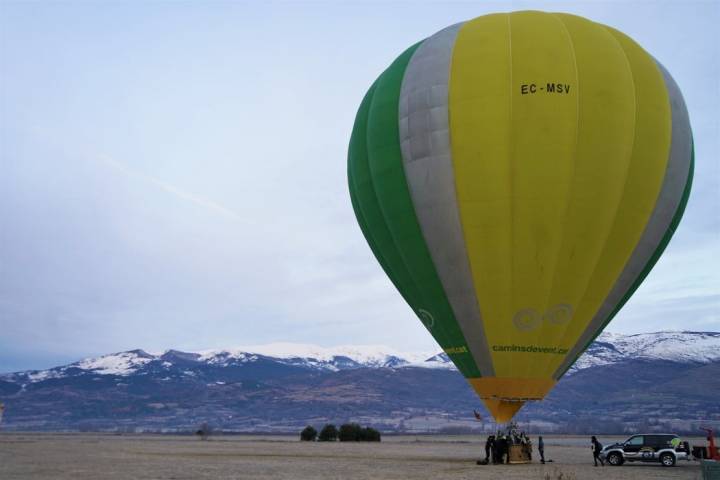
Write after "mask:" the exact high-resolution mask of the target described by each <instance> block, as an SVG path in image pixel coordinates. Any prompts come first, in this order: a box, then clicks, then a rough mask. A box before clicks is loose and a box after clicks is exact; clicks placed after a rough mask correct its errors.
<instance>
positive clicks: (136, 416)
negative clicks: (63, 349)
mask: <svg viewBox="0 0 720 480" xmlns="http://www.w3.org/2000/svg"><path fill="white" fill-rule="evenodd" d="M718 392H720V332H658V333H648V334H639V335H617V334H603V335H601V336H600V337H598V339H597V341H596V342H594V343H593V344H592V345H591V347H590V348H589V349H588V351H587V352H586V353H585V354H584V355H583V356H582V357H581V358H580V360H579V361H578V362H577V364H576V366H575V367H574V368H573V369H572V370H570V372H569V373H568V374H567V375H566V376H565V377H564V378H563V379H561V380H560V382H558V384H557V386H556V387H555V388H554V389H553V391H552V392H551V393H550V395H548V397H547V398H546V399H545V400H543V401H542V402H535V403H530V404H528V405H526V406H525V407H523V409H522V411H521V412H520V414H519V415H520V417H518V418H520V419H521V420H522V421H535V422H540V424H542V425H544V426H543V427H542V428H547V429H550V428H553V429H556V431H566V432H575V433H580V430H578V428H580V429H581V430H582V432H583V433H587V432H592V433H598V432H600V431H601V430H602V429H610V430H612V431H613V432H615V433H618V432H620V431H621V430H622V429H623V428H627V429H629V430H632V429H637V428H639V427H638V426H637V425H636V423H637V422H638V421H639V419H643V418H645V417H646V416H651V417H653V418H656V419H664V420H663V422H664V423H662V424H659V423H658V424H657V425H656V428H657V429H659V430H658V431H679V430H682V429H685V430H687V429H691V428H692V425H696V424H698V422H702V424H711V425H715V424H717V426H718V427H719V428H720V403H718V401H717V398H718ZM0 401H1V402H3V403H4V404H5V406H6V409H5V418H4V420H3V421H4V424H3V429H14V430H110V431H118V430H121V431H126V430H131V431H132V430H134V429H151V430H154V431H160V430H165V431H192V429H193V428H195V427H196V426H197V425H198V424H200V423H203V422H208V423H211V424H213V425H215V426H218V427H219V428H223V429H228V430H233V431H245V432H268V431H283V432H288V431H299V429H302V427H304V426H305V425H308V424H312V425H315V426H317V427H320V426H322V425H323V424H324V423H327V422H335V423H340V422H344V421H347V420H353V421H359V422H361V423H363V424H370V425H373V426H375V427H377V428H381V429H383V430H384V431H397V432H413V431H428V430H435V431H438V429H443V428H456V427H459V426H462V428H471V429H473V428H477V427H478V425H480V426H481V425H482V424H478V423H477V422H476V420H475V417H474V415H472V411H473V410H475V409H477V410H480V411H482V409H483V407H482V403H481V402H480V400H479V399H478V398H477V396H476V395H475V393H474V392H473V391H472V388H471V387H470V386H469V385H468V383H467V382H466V381H465V379H464V378H463V377H462V375H460V374H459V373H458V372H457V370H456V369H455V368H454V366H453V365H452V363H451V362H450V361H449V359H448V357H447V355H446V354H444V353H435V354H432V353H430V354H426V355H424V354H406V353H403V352H398V351H395V350H393V349H390V348H387V347H380V346H344V347H335V348H326V347H318V346H314V345H297V344H271V345H261V346H249V347H238V348H232V349H222V350H206V351H199V352H182V351H178V350H167V351H164V352H158V353H148V352H145V351H143V350H131V351H127V352H120V353H115V354H111V355H104V356H100V357H95V358H87V359H84V360H81V361H79V362H75V363H72V364H70V365H65V366H61V367H56V368H51V369H48V370H41V371H27V372H17V373H10V374H4V375H0ZM523 419H525V420H523ZM708 422H710V423H708ZM712 422H715V423H712ZM643 428H646V427H643ZM583 429H584V430H583ZM586 430H587V432H586ZM548 431H550V430H548ZM683 431H684V430H683Z"/></svg>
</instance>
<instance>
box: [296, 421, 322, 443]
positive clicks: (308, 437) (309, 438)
mask: <svg viewBox="0 0 720 480" xmlns="http://www.w3.org/2000/svg"><path fill="white" fill-rule="evenodd" d="M317 434H318V433H317V430H315V429H314V428H313V427H311V426H310V425H308V426H307V427H305V428H304V429H303V431H302V432H300V440H302V441H303V442H314V441H315V439H316V438H317Z"/></svg>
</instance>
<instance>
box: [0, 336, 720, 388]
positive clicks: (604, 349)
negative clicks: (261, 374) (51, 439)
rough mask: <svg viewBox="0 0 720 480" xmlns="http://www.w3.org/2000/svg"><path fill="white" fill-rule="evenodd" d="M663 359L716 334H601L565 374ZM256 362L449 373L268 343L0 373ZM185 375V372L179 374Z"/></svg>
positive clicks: (702, 352)
mask: <svg viewBox="0 0 720 480" xmlns="http://www.w3.org/2000/svg"><path fill="white" fill-rule="evenodd" d="M636 359H648V360H667V361H671V362H679V363H696V364H703V363H709V362H715V361H720V332H657V333H641V334H636V335H621V334H615V333H603V334H601V335H600V336H599V337H598V338H597V339H596V340H595V342H594V343H593V344H592V345H591V346H590V348H588V350H587V351H586V352H585V353H584V354H583V355H582V356H581V357H580V359H579V360H578V361H577V362H576V363H575V365H574V366H573V367H572V368H571V369H570V371H569V372H568V374H573V373H575V372H577V371H580V370H583V369H585V368H589V367H594V366H600V365H611V364H615V363H618V362H622V361H626V360H636ZM258 361H265V362H267V361H270V362H273V363H276V364H280V365H286V366H293V367H299V368H305V369H312V370H322V371H331V372H338V371H341V370H349V369H357V368H409V367H417V368H443V369H455V366H454V365H453V364H452V363H451V362H450V360H449V358H448V356H447V355H446V354H444V353H427V354H422V353H403V352H399V351H397V350H394V349H392V348H389V347H385V346H379V345H351V346H339V347H320V346H317V345H306V344H295V343H272V344H267V345H255V346H247V347H237V348H232V349H221V350H204V351H199V352H181V351H178V350H166V351H164V352H161V353H157V354H150V353H147V352H145V351H143V350H130V351H127V352H120V353H113V354H109V355H103V356H101V357H95V358H86V359H84V360H81V361H79V362H75V363H72V364H70V365H66V366H62V367H56V368H52V369H49V370H40V371H28V372H18V373H14V374H5V375H0V379H4V380H10V381H13V380H14V381H26V382H30V383H34V382H39V381H43V380H47V379H52V378H62V377H64V376H68V375H70V376H73V375H82V374H84V373H93V374H100V375H116V376H128V375H132V374H139V373H143V372H144V371H146V370H148V369H152V370H153V371H156V370H163V369H164V370H170V369H171V367H172V368H174V367H179V366H185V367H191V366H196V367H197V366H201V365H206V366H210V367H230V366H241V365H243V364H253V363H256V362H258ZM183 371H184V372H191V370H183Z"/></svg>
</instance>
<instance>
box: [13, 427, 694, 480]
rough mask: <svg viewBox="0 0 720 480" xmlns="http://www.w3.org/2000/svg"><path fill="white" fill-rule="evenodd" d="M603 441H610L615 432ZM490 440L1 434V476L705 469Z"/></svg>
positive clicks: (569, 439)
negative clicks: (495, 455)
mask: <svg viewBox="0 0 720 480" xmlns="http://www.w3.org/2000/svg"><path fill="white" fill-rule="evenodd" d="M533 440H535V437H534V436H533ZM600 440H601V442H603V444H607V443H609V442H611V441H614V440H615V439H614V438H610V437H601V438H600ZM702 440H703V439H692V440H691V443H694V444H701V443H702ZM483 441H484V438H480V437H476V436H417V437H415V436H386V437H385V438H383V441H382V443H353V444H349V443H306V442H302V443H301V442H299V441H298V440H297V437H278V436H267V437H261V436H215V437H211V438H210V439H209V440H207V441H201V440H199V439H197V438H194V437H192V436H185V437H183V436H160V435H97V434H22V433H3V434H0V479H2V480H15V479H22V480H36V479H46V478H47V479H53V480H65V479H73V480H85V479H93V480H95V479H102V480H115V479H245V478H252V479H293V480H295V479H312V480H319V479H343V480H344V479H373V480H374V479H398V480H406V479H412V480H420V479H428V480H429V479H432V480H436V479H495V478H502V479H503V480H513V479H558V478H562V479H563V480H568V479H575V480H585V479H602V480H612V479H630V480H633V479H638V480H639V479H665V478H673V479H676V478H682V479H693V480H695V479H699V478H700V467H699V464H698V462H694V461H690V462H685V461H682V462H679V463H678V466H677V467H674V468H663V467H661V466H659V465H656V464H631V465H625V466H622V467H607V466H606V467H604V468H601V467H597V468H595V467H593V463H592V454H591V453H590V446H589V439H588V438H587V437H585V436H583V437H575V436H547V437H545V452H546V459H553V460H554V462H553V463H548V464H545V465H540V464H538V463H533V464H530V465H497V466H492V465H491V466H478V465H475V460H476V459H478V458H479V457H480V456H481V455H482V456H484V451H483V445H484V444H483V443H482V442H483ZM481 451H483V453H482V454H481ZM560 473H562V476H560Z"/></svg>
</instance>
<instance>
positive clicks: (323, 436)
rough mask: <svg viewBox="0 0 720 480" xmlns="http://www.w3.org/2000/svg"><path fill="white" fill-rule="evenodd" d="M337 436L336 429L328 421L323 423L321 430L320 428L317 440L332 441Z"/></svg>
mask: <svg viewBox="0 0 720 480" xmlns="http://www.w3.org/2000/svg"><path fill="white" fill-rule="evenodd" d="M337 438H338V429H337V427H335V425H333V424H332V423H328V424H327V425H325V426H324V427H323V428H322V430H320V436H319V437H318V441H320V442H334V441H335V440H337Z"/></svg>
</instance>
